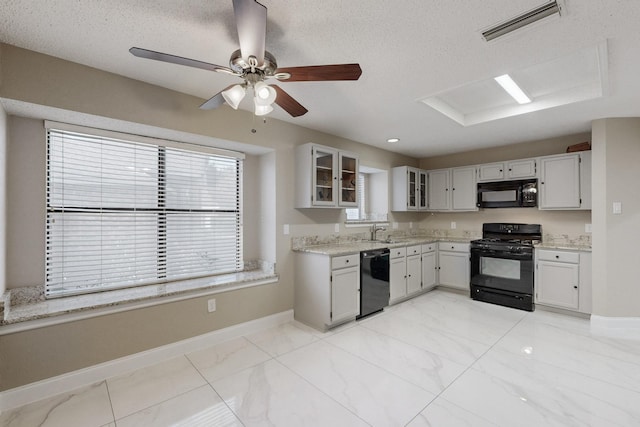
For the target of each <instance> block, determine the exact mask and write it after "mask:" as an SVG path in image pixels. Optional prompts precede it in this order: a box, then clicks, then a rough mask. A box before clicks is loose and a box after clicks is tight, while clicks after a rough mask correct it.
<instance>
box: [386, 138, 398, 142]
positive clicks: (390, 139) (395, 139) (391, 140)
mask: <svg viewBox="0 0 640 427" xmlns="http://www.w3.org/2000/svg"><path fill="white" fill-rule="evenodd" d="M398 141H400V138H389V139H387V142H391V143H393V142H398Z"/></svg>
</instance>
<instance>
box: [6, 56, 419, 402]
mask: <svg viewBox="0 0 640 427" xmlns="http://www.w3.org/2000/svg"><path fill="white" fill-rule="evenodd" d="M0 49H1V50H2V57H1V62H0V76H2V80H0V97H2V98H5V99H9V100H18V101H21V102H26V103H30V104H35V105H39V106H47V107H54V108H56V109H58V110H56V111H61V110H64V111H71V112H80V113H84V115H83V116H82V117H83V122H82V123H78V124H83V125H91V120H92V118H95V120H96V122H97V123H100V122H101V121H102V119H105V118H106V119H110V120H111V119H115V120H117V121H121V122H122V123H125V122H126V123H137V124H142V125H145V126H152V127H155V128H162V129H169V130H171V131H179V132H186V133H189V134H195V135H204V136H207V137H214V138H216V139H218V140H223V141H235V142H237V143H240V144H250V145H252V146H257V147H262V148H263V150H262V152H263V153H264V154H262V155H259V156H254V157H251V156H250V157H249V158H248V161H247V164H248V165H250V166H252V167H254V166H255V168H252V170H251V171H247V174H246V180H247V184H251V185H253V186H255V188H256V189H259V194H258V195H256V192H252V191H253V190H249V191H248V192H247V195H253V197H254V198H253V199H249V200H247V198H249V196H247V197H245V199H244V203H245V206H246V207H247V208H255V210H254V211H252V212H250V213H248V214H247V216H246V217H245V220H247V221H252V224H246V226H247V227H246V231H247V234H246V235H245V240H246V241H247V244H254V243H255V245H254V246H253V247H251V248H250V249H249V248H248V247H246V246H245V248H246V249H245V251H246V252H247V254H248V255H255V254H256V253H257V255H258V257H260V258H263V259H266V260H270V261H275V262H276V263H277V266H276V271H277V273H278V275H279V282H278V283H275V284H271V285H264V286H259V287H254V288H249V289H242V290H237V291H230V292H225V293H223V294H219V295H217V296H216V299H217V306H218V309H217V311H216V312H215V313H207V310H206V299H207V298H206V297H202V298H196V299H191V300H187V301H181V302H175V303H168V304H163V305H158V306H155V307H150V308H145V309H138V310H132V311H127V312H123V313H118V314H112V315H107V316H102V317H97V318H93V319H90V320H83V321H77V322H72V323H66V324H60V325H55V326H49V327H44V328H41V329H37V330H32V331H27V332H20V333H14V334H10V335H2V336H0V391H1V390H6V389H9V388H12V387H16V386H19V385H23V384H26V383H29V382H33V381H37V380H40V379H43V378H47V377H50V376H53V375H57V374H61V373H64V372H69V371H71V370H75V369H80V368H83V367H86V366H90V365H94V364H96V363H100V362H104V361H107V360H111V359H114V358H117V357H121V356H125V355H128V354H132V353H135V352H138V351H142V350H146V349H149V348H153V347H156V346H160V345H163V344H167V343H171V342H175V341H177V340H180V339H185V338H189V337H192V336H196V335H199V334H202V333H205V332H209V331H213V330H216V329H220V328H223V327H226V326H230V325H234V324H237V323H241V322H245V321H248V320H252V319H256V318H259V317H263V316H266V315H269V314H274V313H279V312H282V311H286V310H289V309H292V308H293V257H292V253H291V251H290V237H291V236H285V235H284V234H283V232H282V230H283V225H284V224H290V225H291V226H292V231H293V232H301V233H303V234H329V233H332V232H333V224H334V223H335V222H341V221H343V220H344V212H343V211H342V210H319V211H316V210H310V209H306V210H297V209H294V208H293V198H294V194H293V191H292V186H293V185H295V176H294V148H295V147H296V146H297V145H300V144H303V143H306V142H309V141H313V142H316V143H319V144H323V145H329V146H333V147H339V148H341V149H345V150H349V151H354V152H357V153H359V154H360V156H361V159H362V161H363V162H365V163H366V164H368V165H371V166H374V167H378V168H380V169H389V168H390V167H392V166H398V165H403V164H412V165H417V160H416V159H411V158H408V157H405V156H402V155H399V154H396V153H390V152H387V151H384V150H380V149H377V148H374V147H371V146H366V145H363V144H359V143H356V142H353V141H348V140H345V139H341V138H337V137H334V136H331V135H327V134H323V133H320V132H316V131H313V130H310V129H306V128H303V127H300V126H296V125H292V124H289V123H285V122H281V121H278V120H275V119H271V118H269V117H268V118H267V123H266V124H265V123H262V121H255V120H254V117H253V115H252V114H250V113H248V112H245V111H234V110H232V109H230V108H228V107H226V106H224V107H222V108H220V109H217V110H215V111H202V110H199V109H198V108H197V107H198V105H200V104H201V103H202V100H201V99H198V98H195V97H192V96H188V95H184V94H180V93H177V92H173V91H170V90H166V89H163V88H159V87H156V86H153V85H149V84H146V83H142V82H138V81H134V80H131V79H127V78H124V77H121V76H117V75H113V74H109V73H106V72H102V71H99V70H95V69H92V68H88V67H85V66H82V65H78V64H73V63H70V62H67V61H63V60H60V59H56V58H52V57H49V56H46V55H41V54H38V53H35V52H30V51H27V50H23V49H19V48H15V47H12V46H9V45H0ZM310 114H313V112H310ZM67 116H70V115H69V114H67ZM42 118H48V117H39V116H37V117H35V119H38V120H35V119H24V118H18V117H10V119H9V139H8V143H9V150H8V151H9V152H8V155H9V158H8V160H9V163H10V165H11V164H12V163H13V162H15V167H14V166H12V167H11V168H10V170H9V178H10V180H9V182H8V196H9V197H10V199H11V203H10V205H11V207H10V211H9V215H8V227H9V229H10V230H11V231H12V233H11V237H10V238H9V237H8V239H7V242H8V245H9V246H8V252H9V254H10V255H9V256H8V259H10V262H11V263H12V268H11V270H12V274H11V280H10V281H9V282H8V287H15V286H20V285H28V284H35V283H38V284H41V283H42V277H43V276H42V274H43V271H44V265H43V262H44V261H43V251H44V223H43V210H42V209H43V207H44V182H45V181H44V173H45V171H44V168H43V167H42V165H43V164H44V163H43V162H44V159H43V157H42V156H43V155H44V151H43V147H44V129H43V127H42V122H41V119H42ZM87 120H89V122H87ZM111 122H113V120H111ZM34 124H37V125H34ZM95 126H97V125H95ZM97 127H99V126H97ZM252 127H255V128H256V130H257V132H255V133H252V132H251V128H252ZM155 128H154V129H155ZM113 130H121V129H113ZM14 137H15V139H14ZM18 165H21V166H25V165H29V167H28V168H27V169H25V168H23V169H22V170H17V167H18ZM37 165H40V166H37ZM274 188H275V189H274ZM257 199H259V203H258V200H257ZM14 203H15V206H14ZM33 206H40V208H39V212H38V209H29V207H33ZM23 215H26V216H24V217H23ZM411 215H413V214H411ZM401 217H402V215H399V217H398V218H399V219H397V220H398V221H403V218H401ZM404 218H412V217H411V216H404ZM14 224H15V225H16V227H15V228H14V227H13V225H14ZM28 225H30V226H28ZM327 229H329V230H330V231H328V233H326V232H325V230H327ZM293 232H292V234H294V233H293ZM14 262H15V266H14V264H13V263H14Z"/></svg>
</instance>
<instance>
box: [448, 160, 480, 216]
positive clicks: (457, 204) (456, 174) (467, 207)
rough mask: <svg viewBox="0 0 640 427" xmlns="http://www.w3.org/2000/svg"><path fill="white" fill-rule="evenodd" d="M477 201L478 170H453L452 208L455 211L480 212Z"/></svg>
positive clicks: (469, 168) (472, 168)
mask: <svg viewBox="0 0 640 427" xmlns="http://www.w3.org/2000/svg"><path fill="white" fill-rule="evenodd" d="M476 199H477V196H476V168H475V167H463V168H453V169H451V208H452V209H453V210H454V211H457V210H462V211H474V210H478V208H477V207H476Z"/></svg>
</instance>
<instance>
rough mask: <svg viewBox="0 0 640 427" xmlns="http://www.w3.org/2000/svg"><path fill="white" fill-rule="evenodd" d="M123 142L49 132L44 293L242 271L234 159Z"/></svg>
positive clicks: (238, 172) (238, 159) (201, 150)
mask: <svg viewBox="0 0 640 427" xmlns="http://www.w3.org/2000/svg"><path fill="white" fill-rule="evenodd" d="M98 133H100V132H98ZM104 133H105V134H107V135H110V133H109V132H104ZM126 138H127V137H126V136H124V137H123V136H121V135H118V137H117V138H114V137H110V136H103V135H100V134H99V135H89V134H85V133H80V132H76V131H69V130H58V129H54V128H48V129H47V218H46V232H47V235H46V282H45V293H46V296H47V297H58V296H66V295H72V294H80V293H89V292H96V291H103V290H109V289H116V288H122V287H130V286H138V285H145V284H152V283H161V282H166V281H171V280H178V279H187V278H195V277H204V276H209V275H214V274H222V273H230V272H235V271H239V270H242V268H243V260H242V210H241V201H242V156H241V155H237V156H225V155H220V154H219V152H218V151H217V150H214V149H211V150H209V149H207V148H206V147H195V146H194V150H193V151H191V150H190V149H185V148H182V147H190V146H189V145H188V144H178V143H171V142H168V141H167V142H166V143H164V142H159V141H153V143H144V142H138V141H137V140H139V139H143V138H140V137H136V136H133V135H131V139H132V140H127V139H126ZM149 140H151V139H149Z"/></svg>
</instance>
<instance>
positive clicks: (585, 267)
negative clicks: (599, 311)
mask: <svg viewBox="0 0 640 427" xmlns="http://www.w3.org/2000/svg"><path fill="white" fill-rule="evenodd" d="M535 281H536V284H535V286H536V288H535V294H536V304H541V305H547V306H551V307H558V308H563V309H567V310H573V311H580V312H584V313H589V312H590V311H591V254H590V253H580V252H573V251H562V250H546V249H538V250H536V274H535Z"/></svg>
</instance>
